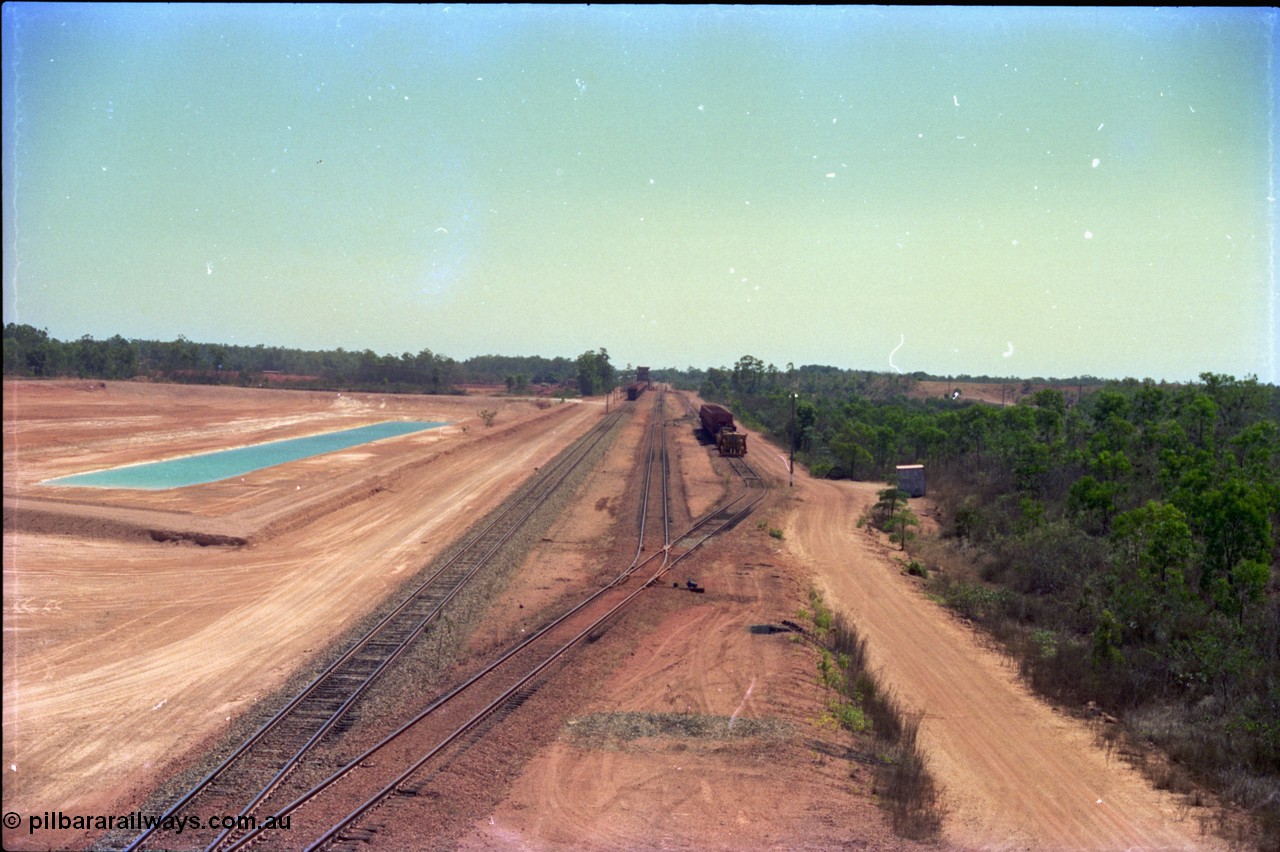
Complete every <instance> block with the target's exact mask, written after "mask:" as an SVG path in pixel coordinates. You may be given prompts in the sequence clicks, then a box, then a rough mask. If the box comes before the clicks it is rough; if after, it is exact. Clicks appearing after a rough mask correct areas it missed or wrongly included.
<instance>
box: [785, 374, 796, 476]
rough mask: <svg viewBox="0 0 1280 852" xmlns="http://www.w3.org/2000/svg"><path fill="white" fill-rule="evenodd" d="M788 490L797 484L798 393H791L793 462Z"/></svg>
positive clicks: (790, 468)
mask: <svg viewBox="0 0 1280 852" xmlns="http://www.w3.org/2000/svg"><path fill="white" fill-rule="evenodd" d="M787 475H788V477H789V480H788V482H787V487H788V488H794V487H795V484H796V393H795V391H792V392H791V461H790V462H789V463H788V464H787Z"/></svg>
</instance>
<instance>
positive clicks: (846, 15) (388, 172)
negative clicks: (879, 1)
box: [3, 3, 1277, 381]
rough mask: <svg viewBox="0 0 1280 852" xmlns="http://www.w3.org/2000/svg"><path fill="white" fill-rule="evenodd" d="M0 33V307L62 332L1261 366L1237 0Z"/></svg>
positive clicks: (1257, 61)
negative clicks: (0, 251) (1156, 5)
mask: <svg viewBox="0 0 1280 852" xmlns="http://www.w3.org/2000/svg"><path fill="white" fill-rule="evenodd" d="M3 28H4V35H3V51H4V88H3V97H4V120H3V133H4V136H3V141H4V156H3V168H4V319H5V322H25V323H30V324H32V325H35V326H37V327H41V328H47V329H48V330H49V332H50V333H51V334H53V335H54V336H56V337H60V338H63V339H70V338H76V337H79V336H81V335H83V334H91V335H94V336H95V337H107V336H110V335H112V334H116V333H119V334H122V335H124V336H126V337H142V338H158V339H166V340H168V339H173V338H175V337H177V336H178V335H185V336H186V337H188V338H190V339H192V340H199V341H217V342H232V343H244V344H256V343H266V344H269V345H285V346H297V347H303V348H312V349H331V348H336V347H338V346H341V347H344V348H346V349H365V348H369V349H373V350H374V351H376V352H380V353H400V352H404V351H411V352H416V351H418V350H420V349H422V348H424V347H425V348H430V349H432V350H433V351H437V352H441V353H444V354H448V355H452V356H454V357H458V358H465V357H467V356H470V355H475V354H482V353H503V354H542V355H548V356H552V355H569V356H573V355H576V354H578V353H579V352H581V351H583V350H585V349H588V348H595V347H597V346H605V347H607V348H608V349H609V351H610V353H611V354H612V356H613V358H614V360H615V361H616V362H618V363H619V364H622V363H626V362H631V363H647V364H654V365H673V366H685V365H689V364H693V365H697V366H716V365H720V364H728V363H732V362H733V361H734V360H736V359H737V358H738V357H739V356H741V355H743V354H747V353H750V354H752V355H755V356H757V357H760V358H763V359H764V360H766V361H772V362H775V363H777V364H778V365H779V366H781V365H783V364H785V363H786V362H788V361H792V362H794V363H796V364H803V363H824V364H834V365H838V366H843V367H855V368H863V369H878V370H888V369H892V368H893V367H895V366H896V367H897V368H900V369H903V370H906V371H914V370H926V371H929V372H932V373H960V372H968V373H990V374H999V375H1058V376H1069V375H1075V374H1080V373H1091V374H1095V375H1103V376H1109V375H1114V376H1124V375H1134V376H1151V377H1154V378H1169V379H1182V378H1191V377H1194V376H1195V375H1196V374H1198V373H1199V372H1201V371H1203V370H1214V371H1220V372H1229V373H1233V374H1235V375H1241V376H1242V375H1245V374H1250V373H1256V374H1258V375H1259V376H1260V377H1261V378H1263V379H1264V380H1271V381H1276V380H1277V376H1276V372H1275V371H1276V361H1275V357H1276V355H1275V348H1276V344H1275V327H1276V317H1275V312H1276V298H1277V296H1276V283H1275V272H1274V242H1275V187H1274V160H1275V146H1274V131H1275V122H1276V113H1275V107H1276V92H1275V76H1276V71H1275V68H1274V60H1275V50H1276V43H1277V35H1276V15H1275V12H1274V11H1272V10H1267V9H1250V10H1222V9H1171V10H1156V9H1130V10H1118V11H1117V10H1111V9H1081V10H1072V9H1048V10H1040V9H1034V10H1019V9H1003V8H993V9H955V8H953V9H917V8H892V7H851V8H831V7H815V8H795V7H785V8H770V7H731V6H722V7H616V6H591V7H586V6H569V7H545V6H538V7H529V6H526V7H521V6H373V7H370V6H365V5H360V6H345V5H331V6H314V5H269V6H250V5H235V6H218V5H191V6H187V5H159V4H141V5H136V6H113V5H106V4H39V3H9V4H6V5H5V6H4V13H3ZM891 354H892V365H891V361H890V355H891Z"/></svg>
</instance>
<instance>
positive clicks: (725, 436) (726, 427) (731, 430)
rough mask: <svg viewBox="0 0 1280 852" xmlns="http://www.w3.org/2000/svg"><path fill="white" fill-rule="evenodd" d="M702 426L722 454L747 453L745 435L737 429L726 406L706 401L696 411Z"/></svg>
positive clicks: (742, 454) (740, 454) (736, 454)
mask: <svg viewBox="0 0 1280 852" xmlns="http://www.w3.org/2000/svg"><path fill="white" fill-rule="evenodd" d="M698 418H699V419H700V420H701V421H702V428H703V429H704V430H705V431H706V433H707V435H708V436H709V437H710V438H711V440H713V441H715V444H716V449H717V450H719V451H720V455H722V456H745V455H746V454H747V436H746V434H745V433H743V432H739V431H737V428H736V427H735V425H734V422H733V415H732V414H731V413H730V412H729V410H728V409H727V408H725V407H724V406H722V405H716V404H715V403H708V404H706V405H704V406H702V408H701V409H700V410H699V411H698Z"/></svg>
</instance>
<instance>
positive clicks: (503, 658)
mask: <svg viewBox="0 0 1280 852" xmlns="http://www.w3.org/2000/svg"><path fill="white" fill-rule="evenodd" d="M654 408H655V411H656V413H657V417H655V418H654V421H653V423H651V426H650V428H649V430H648V431H647V435H648V441H647V448H646V453H645V456H646V460H647V464H646V476H645V478H646V483H647V484H651V481H650V480H651V477H652V469H653V466H654V464H655V460H656V461H657V462H658V467H659V473H660V477H661V483H660V485H661V489H660V490H661V494H662V510H663V522H664V529H669V527H670V509H669V501H668V499H667V497H668V494H669V486H668V482H667V480H668V476H669V467H668V466H667V464H666V460H667V446H666V445H667V442H666V432H665V416H664V405H663V397H662V395H661V394H659V395H658V398H657V400H656V401H655V405H654ZM651 499H652V489H651V488H649V487H646V488H645V489H644V491H643V492H642V499H641V512H640V514H641V518H642V522H641V525H640V534H639V536H638V538H639V540H640V541H641V542H642V543H643V539H644V523H643V518H644V517H645V516H647V513H648V512H647V509H648V503H649V502H650V501H651ZM666 535H667V537H668V539H669V534H666ZM669 545H670V542H669V540H668V541H666V542H664V546H663V548H662V549H661V550H660V551H657V552H655V553H653V554H651V555H650V556H648V557H647V558H644V559H641V557H640V550H639V549H638V550H637V553H636V557H635V559H634V560H633V561H632V563H631V564H630V565H629V566H627V568H625V569H624V570H623V571H622V572H620V573H619V574H618V576H617V577H615V578H614V579H613V580H612V581H610V582H609V583H607V584H606V585H604V586H602V587H601V588H600V589H597V590H596V591H595V592H593V593H592V594H590V595H588V596H587V597H586V598H585V599H583V600H581V601H579V602H578V603H577V604H575V605H574V606H573V607H571V608H570V609H569V610H567V611H565V612H564V613H562V614H561V615H560V616H558V617H556V618H555V619H553V620H552V621H551V622H549V623H547V624H545V625H543V626H542V627H541V628H539V629H538V630H536V631H535V632H534V633H532V634H530V635H528V636H526V637H525V638H524V639H522V640H521V641H520V642H519V643H517V644H516V645H515V646H514V647H512V648H510V649H509V650H508V651H506V652H505V653H503V654H502V655H500V656H499V657H498V658H497V659H495V660H493V661H492V662H491V663H489V664H488V665H487V666H485V667H484V668H483V669H481V670H480V671H479V672H477V673H476V674H474V675H473V676H472V677H470V678H468V679H467V680H466V681H464V682H463V683H461V684H459V685H458V686H456V687H455V688H454V689H452V690H450V691H449V692H448V693H446V694H445V695H443V696H441V697H439V698H438V699H436V700H435V701H434V702H432V704H431V705H429V706H428V707H426V708H424V709H423V710H422V711H421V712H420V713H419V714H418V715H417V716H415V717H414V718H413V719H411V720H409V721H408V722H406V723H404V724H403V725H401V726H400V727H399V728H397V729H396V730H395V731H393V732H391V733H390V734H388V735H387V736H385V737H383V739H382V740H380V741H379V742H377V743H376V744H374V745H373V746H371V747H370V748H368V749H366V750H365V751H364V752H363V753H361V754H360V755H359V756H357V757H355V758H353V759H352V760H350V761H349V762H348V763H347V764H346V765H344V766H342V767H340V768H339V769H337V770H335V771H334V772H333V773H332V774H331V775H329V776H328V777H327V778H325V779H324V780H322V781H320V782H319V783H317V784H316V785H315V786H313V787H312V788H311V789H310V790H308V791H306V792H304V793H302V794H301V795H300V796H298V797H297V798H296V799H294V800H293V801H292V802H290V803H289V804H288V805H286V806H285V807H284V808H283V809H282V810H280V811H278V812H277V813H275V814H273V815H272V816H271V818H270V819H271V821H272V822H275V823H278V822H279V820H280V819H282V818H284V817H286V816H289V815H290V814H292V813H293V811H295V810H296V809H297V808H299V807H301V806H303V805H304V804H306V803H307V802H308V801H310V800H311V799H314V798H315V797H316V796H318V795H320V794H321V793H322V792H324V791H325V790H326V789H328V788H329V787H331V786H332V785H334V784H336V783H337V782H338V781H340V780H341V779H342V778H343V777H345V776H346V775H347V774H348V773H350V772H351V771H353V770H354V769H356V768H357V767H359V766H360V765H361V764H362V763H364V762H365V761H367V760H368V759H369V758H370V757H372V756H373V755H374V754H375V753H376V752H378V751H379V750H381V749H382V748H383V747H385V746H387V745H389V744H390V743H392V742H393V741H395V740H396V739H397V738H399V737H400V736H402V735H404V734H405V733H406V732H408V731H409V730H410V729H411V728H413V727H414V726H416V725H418V724H419V723H420V722H422V721H423V720H425V719H426V718H428V717H429V716H431V715H432V714H433V713H436V712H437V711H439V710H441V709H442V708H443V707H444V706H446V705H447V704H448V703H449V702H451V701H453V700H454V699H456V698H458V697H460V696H461V695H463V694H464V693H465V692H466V691H467V690H469V689H470V688H471V687H473V686H475V685H476V684H478V683H480V682H481V681H482V680H484V679H485V678H487V677H488V676H489V675H490V674H492V673H493V672H494V671H496V670H497V669H498V668H499V667H501V666H503V665H504V664H505V663H507V662H508V661H510V660H511V659H512V658H514V657H515V656H516V655H518V654H519V653H521V652H522V651H524V650H525V649H526V648H528V647H529V646H530V645H532V644H534V643H535V642H538V641H540V640H541V639H543V638H545V637H547V636H548V634H550V633H551V631H553V630H555V629H556V628H557V627H559V626H560V625H562V624H564V623H565V622H566V621H568V620H569V619H570V618H572V617H573V616H575V615H577V614H578V613H580V612H581V611H582V610H583V609H585V608H586V607H588V606H590V605H592V604H593V603H595V602H596V601H597V600H598V599H599V598H600V597H601V596H603V595H605V594H606V593H608V592H610V591H611V590H613V589H615V588H617V587H618V586H620V585H621V584H622V583H624V582H626V580H627V579H628V578H629V577H630V576H632V575H633V574H634V573H635V572H636V571H637V570H639V568H641V567H643V566H645V565H648V564H649V563H651V562H653V561H654V560H656V559H658V558H659V557H661V559H662V563H661V564H660V565H659V566H658V568H657V569H656V570H655V571H654V573H653V574H652V576H650V577H649V578H648V579H647V580H646V581H645V582H644V583H641V584H640V585H639V586H638V587H637V588H636V589H635V590H634V591H632V592H631V593H629V594H628V595H626V597H624V598H623V600H622V601H621V602H620V603H619V604H617V605H615V606H613V607H611V608H610V609H609V610H608V612H606V613H605V614H604V615H602V616H601V617H600V618H598V619H596V620H595V621H593V622H591V623H590V624H589V625H588V626H587V627H586V628H585V629H584V630H583V631H581V632H580V633H579V634H577V635H576V636H574V637H573V638H572V639H571V640H570V641H569V642H567V643H565V644H564V645H563V646H561V647H560V648H559V649H558V650H556V651H555V652H554V653H553V654H551V655H550V656H549V657H546V658H544V659H543V660H542V661H541V662H540V663H538V664H537V665H536V666H535V667H534V668H533V670H532V671H531V672H530V673H529V674H527V675H526V676H525V677H523V678H521V679H520V681H519V682H518V683H516V684H515V685H514V686H512V687H510V688H509V689H508V690H506V691H505V692H504V693H503V694H502V695H501V696H500V697H499V698H498V699H496V700H494V701H493V702H491V703H490V704H489V705H486V707H485V708H484V709H483V710H482V711H481V712H480V713H479V714H477V715H476V716H475V717H473V719H472V720H471V721H470V722H468V723H467V724H466V725H464V726H463V727H461V728H459V729H457V730H456V731H455V732H454V733H453V734H451V735H449V736H448V737H447V738H446V739H445V740H443V741H442V742H440V743H439V744H438V745H437V747H436V748H435V749H433V750H432V752H431V753H430V755H428V758H427V759H429V758H430V757H431V756H434V755H435V754H438V753H439V751H440V750H442V749H443V748H445V747H447V746H448V745H449V744H450V743H452V742H455V741H456V740H457V738H458V737H461V736H463V735H464V734H465V733H466V732H467V731H468V730H470V729H471V728H473V727H474V725H475V724H478V723H479V722H480V721H481V720H482V719H483V718H485V717H487V716H488V715H490V714H491V713H493V712H495V711H496V710H498V709H499V708H500V707H501V706H502V705H503V704H504V703H506V702H507V701H508V700H510V698H511V696H512V695H514V694H515V693H516V692H518V691H519V690H520V689H522V688H523V687H524V686H525V685H526V684H527V683H528V682H529V681H530V680H531V679H532V678H533V677H535V676H536V675H537V674H539V673H541V672H542V671H543V670H544V669H545V668H546V666H548V665H550V664H551V663H552V662H554V661H555V660H556V659H558V658H559V657H561V656H563V655H564V654H565V653H566V652H567V651H568V650H569V649H570V648H571V647H573V645H574V644H576V643H577V642H578V641H579V640H580V639H581V638H582V637H583V636H586V635H589V634H590V633H591V632H592V631H593V630H596V629H598V628H599V626H600V625H601V624H603V623H604V622H605V621H606V620H608V618H610V617H611V616H612V615H613V614H614V613H615V612H617V610H618V609H620V608H621V606H622V605H624V604H625V603H627V602H629V601H630V600H631V599H632V598H634V597H635V596H636V595H637V594H639V593H640V592H641V591H643V590H644V588H646V587H647V586H648V585H650V584H651V583H652V582H653V581H654V579H655V578H657V577H658V576H661V574H662V573H663V572H664V571H665V570H666V568H667V566H668V562H669V561H670V547H669ZM415 771H416V770H415ZM410 774H412V773H410ZM399 783H400V782H396V784H395V785H393V786H398V785H399ZM358 818H359V815H357V816H355V817H353V818H352V821H354V820H355V819H358ZM265 830H266V829H265V828H264V829H255V830H253V831H251V832H250V833H248V834H246V835H244V836H242V837H241V838H239V839H238V840H236V841H234V842H233V843H232V845H231V846H229V847H228V852H230V850H236V849H241V848H243V847H244V846H245V845H247V844H249V843H251V842H252V841H253V840H254V839H256V838H257V837H258V836H260V835H261V834H262V832H263V831H265Z"/></svg>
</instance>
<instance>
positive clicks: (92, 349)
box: [4, 323, 618, 396]
mask: <svg viewBox="0 0 1280 852" xmlns="http://www.w3.org/2000/svg"><path fill="white" fill-rule="evenodd" d="M4 374H5V375H6V376H30V377H36V378H57V377H74V378H87V379H117V380H118V379H132V378H134V377H135V376H146V377H149V378H155V379H162V380H164V381H170V382H182V383H188V384H222V385H240V386H245V387H250V386H259V385H262V384H270V385H272V386H275V387H290V388H302V389H317V390H318V389H334V388H340V389H344V390H368V391H380V392H391V393H400V392H403V393H454V392H457V391H456V388H457V387H458V386H459V385H464V384H499V385H505V386H506V388H507V390H508V392H512V393H526V392H528V391H530V390H531V389H532V388H533V387H534V386H544V387H547V386H551V387H555V388H558V389H562V390H568V391H569V392H573V391H574V390H576V391H578V392H580V393H582V394H583V395H584V396H589V395H592V394H596V393H602V392H604V391H606V390H609V389H611V388H613V387H614V386H615V385H616V384H617V381H618V377H617V370H615V368H614V366H613V365H612V364H611V363H610V362H609V353H608V352H607V351H606V350H604V349H600V350H598V351H590V350H589V351H587V352H584V353H583V354H582V355H580V356H578V357H577V358H576V359H572V358H564V357H558V358H543V357H539V356H511V355H477V356H475V357H473V358H468V359H466V360H464V361H456V360H454V359H453V358H450V357H448V356H445V355H441V354H439V353H434V352H432V351H431V350H430V349H423V350H421V351H419V352H417V353H411V352H405V353H403V354H400V355H379V354H377V353H375V352H373V351H372V350H369V349H365V350H363V351H361V352H348V351H347V350H345V349H342V348H338V349H332V350H324V351H310V350H303V349H290V348H288V347H283V346H264V345H262V344H258V345H257V346H238V345H233V344H220V343H196V342H193V341H191V340H187V339H186V338H185V337H179V338H178V339H177V340H172V341H159V340H127V339H125V338H123V337H121V336H120V335H115V336H113V337H111V338H108V339H107V340H95V339H93V338H92V337H90V336H88V335H85V336H84V337H81V338H80V339H79V340H72V341H61V340H58V339H57V338H54V337H50V336H49V334H48V332H46V331H44V330H42V329H37V328H34V327H32V326H30V325H19V324H16V323H9V324H7V325H6V326H5V328H4Z"/></svg>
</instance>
